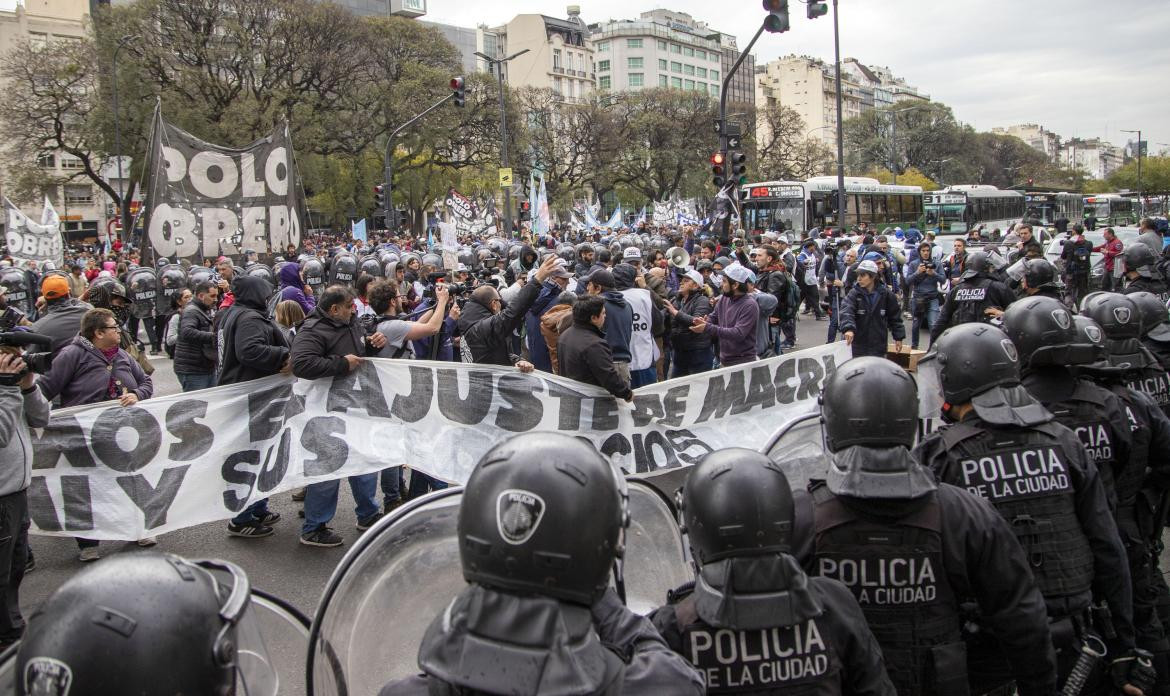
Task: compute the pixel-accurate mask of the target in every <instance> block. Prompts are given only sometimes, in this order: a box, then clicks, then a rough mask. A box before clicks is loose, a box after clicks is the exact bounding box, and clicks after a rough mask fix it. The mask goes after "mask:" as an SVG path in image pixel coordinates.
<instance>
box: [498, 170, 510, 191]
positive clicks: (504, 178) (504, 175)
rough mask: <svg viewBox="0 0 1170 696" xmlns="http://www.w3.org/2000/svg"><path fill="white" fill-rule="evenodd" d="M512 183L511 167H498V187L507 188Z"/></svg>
mask: <svg viewBox="0 0 1170 696" xmlns="http://www.w3.org/2000/svg"><path fill="white" fill-rule="evenodd" d="M511 185H512V168H511V167H500V188H508V187H510V186H511Z"/></svg>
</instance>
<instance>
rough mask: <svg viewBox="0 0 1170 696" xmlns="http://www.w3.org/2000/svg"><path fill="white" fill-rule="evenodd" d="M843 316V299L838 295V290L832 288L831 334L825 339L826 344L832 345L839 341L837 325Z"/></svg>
mask: <svg viewBox="0 0 1170 696" xmlns="http://www.w3.org/2000/svg"><path fill="white" fill-rule="evenodd" d="M840 314H841V298H840V297H839V296H838V295H837V290H836V288H830V293H829V334H828V336H827V337H826V339H825V342H826V343H832V342H833V341H836V340H837V327H838V326H839V324H838V323H837V322H838V320H839V319H840Z"/></svg>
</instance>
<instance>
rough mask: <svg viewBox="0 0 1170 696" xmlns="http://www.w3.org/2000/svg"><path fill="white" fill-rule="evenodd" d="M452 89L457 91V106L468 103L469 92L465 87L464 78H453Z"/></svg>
mask: <svg viewBox="0 0 1170 696" xmlns="http://www.w3.org/2000/svg"><path fill="white" fill-rule="evenodd" d="M451 91H452V92H454V93H455V106H458V107H462V106H463V105H464V104H465V103H467V94H466V93H465V91H464V89H463V78H462V77H452V78H451Z"/></svg>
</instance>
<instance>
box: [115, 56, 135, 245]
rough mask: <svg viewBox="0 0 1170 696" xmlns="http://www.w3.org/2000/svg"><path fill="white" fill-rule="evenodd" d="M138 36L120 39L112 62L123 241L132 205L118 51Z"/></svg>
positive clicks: (119, 210)
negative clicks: (125, 162) (120, 106)
mask: <svg viewBox="0 0 1170 696" xmlns="http://www.w3.org/2000/svg"><path fill="white" fill-rule="evenodd" d="M136 38H138V37H136V36H132V35H126V36H123V37H122V38H120V39H118V45H117V46H116V47H115V48H114V59H113V61H111V62H112V66H111V69H112V75H111V77H112V80H111V87H112V91H113V97H114V150H115V151H116V152H117V157H118V219H119V220H121V222H122V241H123V242H125V241H126V239H128V236H129V234H130V206H129V204H128V203H127V202H126V188H125V187H126V184H125V179H124V178H123V177H122V119H121V112H120V111H119V109H118V53H119V52H120V51H121V50H122V49H123V48H125V47H126V44H128V43H130V42H131V41H133V40H134V39H136Z"/></svg>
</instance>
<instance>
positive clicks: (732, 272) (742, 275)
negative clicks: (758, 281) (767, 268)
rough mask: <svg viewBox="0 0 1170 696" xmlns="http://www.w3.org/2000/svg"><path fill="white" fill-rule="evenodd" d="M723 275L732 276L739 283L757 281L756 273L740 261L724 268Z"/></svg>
mask: <svg viewBox="0 0 1170 696" xmlns="http://www.w3.org/2000/svg"><path fill="white" fill-rule="evenodd" d="M723 275H725V276H727V277H728V278H731V279H732V280H734V281H735V282H737V283H748V282H752V283H754V282H755V275H756V274H755V273H752V272H751V271H750V270H748V268H747V267H746V266H742V265H740V264H738V263H733V264H731V265H730V266H728V267H727V268H724V269H723Z"/></svg>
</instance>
